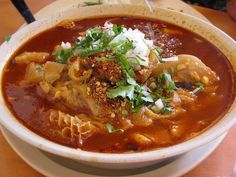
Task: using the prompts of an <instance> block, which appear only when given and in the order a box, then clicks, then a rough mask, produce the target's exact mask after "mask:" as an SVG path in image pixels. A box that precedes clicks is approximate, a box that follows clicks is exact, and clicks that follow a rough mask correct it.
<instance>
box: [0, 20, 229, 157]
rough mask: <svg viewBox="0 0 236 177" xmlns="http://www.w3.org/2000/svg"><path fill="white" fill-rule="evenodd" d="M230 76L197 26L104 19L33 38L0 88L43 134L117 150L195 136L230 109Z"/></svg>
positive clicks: (73, 144)
mask: <svg viewBox="0 0 236 177" xmlns="http://www.w3.org/2000/svg"><path fill="white" fill-rule="evenodd" d="M190 43H192V44H190ZM209 54H211V55H209ZM212 58H215V61H214V59H212ZM216 62H218V63H217V64H216ZM204 63H206V64H207V65H208V66H209V67H208V66H207V65H206V64H204ZM222 80H224V82H223V81H222ZM232 82H233V76H232V70H231V67H230V65H229V64H228V63H227V60H226V59H225V57H224V56H223V55H222V54H221V53H220V51H218V49H216V48H215V47H214V46H213V45H212V44H210V43H209V42H207V41H206V40H205V39H203V38H201V37H200V36H198V35H196V34H193V33H191V32H189V31H186V30H184V29H182V28H180V27H177V26H174V25H170V24H166V23H163V22H159V21H152V20H145V19H135V18H131V17H129V18H122V17H120V18H109V19H108V18H97V19H86V20H82V21H65V22H62V23H60V24H59V25H57V26H56V27H54V28H52V29H49V30H48V31H45V32H43V33H41V34H39V35H38V36H36V37H34V38H32V39H31V40H29V41H28V42H26V44H24V45H23V47H21V48H20V49H19V50H18V51H17V52H16V54H14V56H13V57H12V58H11V59H10V61H9V63H8V65H7V66H6V69H5V73H4V77H3V93H4V96H5V100H6V103H7V105H8V107H9V109H10V110H11V111H12V113H13V114H14V115H15V116H16V117H17V118H18V119H19V120H20V121H22V122H23V123H24V124H25V125H26V126H27V127H29V128H30V129H31V130H33V131H35V132H37V133H38V134H40V135H42V136H44V137H46V138H48V139H50V140H52V141H55V142H57V143H60V144H64V145H67V146H69V147H74V148H81V149H83V150H88V151H97V152H113V153H114V152H126V151H143V150H150V149H154V148H161V147H165V146H170V145H174V144H176V143H180V142H183V141H185V140H187V139H190V138H192V137H194V136H196V135H198V134H199V133H201V132H202V131H203V130H205V129H206V128H208V127H209V126H210V125H212V123H214V122H215V121H216V120H217V119H218V118H219V117H220V116H221V115H222V113H224V112H225V111H226V110H227V109H228V107H229V105H230V103H231V101H232V98H233V94H232V91H233V84H232ZM222 83H224V84H222ZM224 97H225V98H224Z"/></svg>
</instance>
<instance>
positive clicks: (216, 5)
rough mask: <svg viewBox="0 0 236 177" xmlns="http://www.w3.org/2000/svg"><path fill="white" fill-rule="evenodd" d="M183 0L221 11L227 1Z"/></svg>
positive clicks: (223, 9)
mask: <svg viewBox="0 0 236 177" xmlns="http://www.w3.org/2000/svg"><path fill="white" fill-rule="evenodd" d="M183 1H184V2H186V3H188V4H193V5H199V6H203V7H208V8H212V9H215V10H221V11H225V10H226V3H227V0H183ZM235 10H236V9H235Z"/></svg>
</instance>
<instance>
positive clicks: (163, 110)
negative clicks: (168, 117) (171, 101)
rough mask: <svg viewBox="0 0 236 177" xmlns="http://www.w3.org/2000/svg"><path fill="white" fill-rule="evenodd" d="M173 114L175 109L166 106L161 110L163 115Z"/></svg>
mask: <svg viewBox="0 0 236 177" xmlns="http://www.w3.org/2000/svg"><path fill="white" fill-rule="evenodd" d="M172 112H173V109H172V108H171V107H169V106H165V107H164V108H162V109H161V110H160V113H161V114H170V113H172Z"/></svg>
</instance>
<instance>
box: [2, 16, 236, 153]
mask: <svg viewBox="0 0 236 177" xmlns="http://www.w3.org/2000/svg"><path fill="white" fill-rule="evenodd" d="M107 20H109V21H111V22H112V23H114V24H123V25H125V26H126V27H134V26H135V25H137V24H139V25H144V26H145V25H147V24H148V23H156V24H158V25H159V26H160V28H168V29H171V30H177V31H180V33H179V34H173V35H174V36H175V37H177V38H178V39H179V40H180V41H181V42H182V46H180V47H178V48H177V54H191V55H195V56H197V57H198V58H200V59H201V60H202V61H203V63H205V64H206V65H207V66H209V67H210V68H211V69H212V70H213V71H215V72H216V73H217V75H218V76H219V77H220V80H219V82H218V85H219V87H218V89H217V91H216V94H218V95H219V96H220V99H219V100H215V99H212V97H210V96H209V95H208V94H205V93H200V94H199V98H198V100H197V102H196V104H201V105H204V106H203V107H202V108H201V109H200V110H198V111H194V110H191V111H187V112H186V113H183V114H181V115H180V116H177V117H176V118H174V120H175V121H178V122H180V125H182V126H183V130H184V133H183V135H182V136H181V137H179V138H173V139H171V143H168V144H166V143H165V142H166V141H169V140H168V138H169V137H167V136H166V134H168V133H169V132H168V128H169V127H168V126H167V125H163V124H160V122H158V121H156V122H155V123H154V124H153V125H152V126H149V127H148V128H143V127H142V128H140V127H135V128H131V129H129V130H127V131H125V133H123V134H119V133H116V134H109V133H107V134H105V135H99V134H97V135H95V136H92V137H90V138H89V139H88V140H87V141H85V143H84V144H83V146H81V147H80V148H81V149H84V150H88V151H98V152H125V151H127V150H129V149H132V150H140V151H142V150H149V149H153V148H161V147H164V146H169V145H173V144H177V143H180V142H183V141H185V140H186V139H189V138H190V137H192V136H195V135H197V134H198V132H200V131H202V130H204V129H206V128H207V127H209V126H210V125H211V124H212V123H213V122H215V121H216V120H218V118H220V117H221V116H222V115H223V113H225V111H226V110H227V109H228V108H229V106H230V104H231V103H232V101H233V98H234V96H233V71H232V68H231V66H230V64H229V62H228V61H227V59H226V57H225V56H224V55H223V54H222V53H221V52H220V51H219V50H218V49H217V48H216V47H215V46H214V45H212V44H211V43H209V42H208V41H206V40H205V39H203V38H202V37H200V36H198V35H196V34H194V33H192V32H190V31H187V30H184V29H182V28H180V27H177V26H174V25H171V24H167V23H164V22H160V21H152V20H148V19H136V18H133V17H132V18H131V17H129V18H97V19H85V20H81V21H78V22H76V27H75V28H73V29H65V28H63V27H60V26H57V27H54V28H52V29H49V30H48V31H44V32H42V33H40V34H39V35H37V36H35V37H34V38H32V39H30V40H29V41H27V42H26V43H25V44H23V46H21V47H20V49H19V50H18V51H17V52H16V53H15V54H14V55H13V56H12V57H11V59H10V60H9V63H8V64H7V66H6V67H5V74H4V76H3V81H2V84H3V87H2V92H3V94H4V98H5V101H6V104H7V106H8V108H9V109H10V110H11V112H12V113H13V114H14V115H15V117H16V118H17V119H18V120H20V121H21V122H22V123H23V124H24V125H25V126H27V127H28V128H29V129H31V130H32V131H34V132H36V133H38V134H39V135H41V136H43V137H46V138H48V139H50V140H52V141H54V142H57V143H60V144H63V145H67V146H70V147H77V145H76V144H74V143H73V142H70V141H65V140H63V139H62V138H61V137H60V136H58V135H57V134H54V133H53V132H49V131H47V127H45V126H42V125H43V124H44V122H45V121H46V120H47V117H48V116H49V115H48V114H47V113H46V112H44V111H41V112H39V108H40V107H45V108H47V109H49V108H55V107H54V105H52V104H51V103H49V102H48V101H47V100H46V99H44V98H42V97H40V96H38V93H37V90H35V88H34V87H31V88H30V87H29V88H27V89H24V88H22V87H21V86H20V85H17V84H15V83H17V82H18V81H20V80H22V79H23V78H24V71H25V67H22V66H21V67H19V66H17V65H16V64H15V63H14V62H12V61H13V59H14V57H15V56H17V55H19V54H21V53H22V52H24V51H34V52H49V53H51V52H52V51H53V49H54V46H55V45H58V44H60V43H61V41H64V42H74V41H76V39H77V37H78V35H79V32H83V31H85V30H86V29H88V28H91V27H94V26H97V25H103V24H104V22H105V21H107ZM26 95H27V97H28V96H29V97H30V98H29V99H27V98H26ZM14 98H17V99H14ZM81 112H82V113H86V110H81ZM67 113H69V114H75V112H73V111H71V110H67ZM201 120H205V121H206V123H205V124H204V125H201V126H199V124H197V122H198V121H201ZM132 132H142V133H152V134H154V135H155V136H156V137H158V138H159V139H160V141H161V142H163V145H161V144H160V145H159V146H153V145H151V146H143V147H139V148H138V149H136V147H133V145H132V142H126V141H124V139H126V137H127V136H128V134H130V133H132ZM117 143H119V147H117Z"/></svg>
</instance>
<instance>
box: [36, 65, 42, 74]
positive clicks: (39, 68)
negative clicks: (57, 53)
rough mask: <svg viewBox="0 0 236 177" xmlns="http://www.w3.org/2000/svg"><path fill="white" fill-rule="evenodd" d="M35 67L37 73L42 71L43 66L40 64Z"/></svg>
mask: <svg viewBox="0 0 236 177" xmlns="http://www.w3.org/2000/svg"><path fill="white" fill-rule="evenodd" d="M35 69H36V71H37V72H38V73H40V72H43V68H42V67H41V66H37V67H36V68H35Z"/></svg>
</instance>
